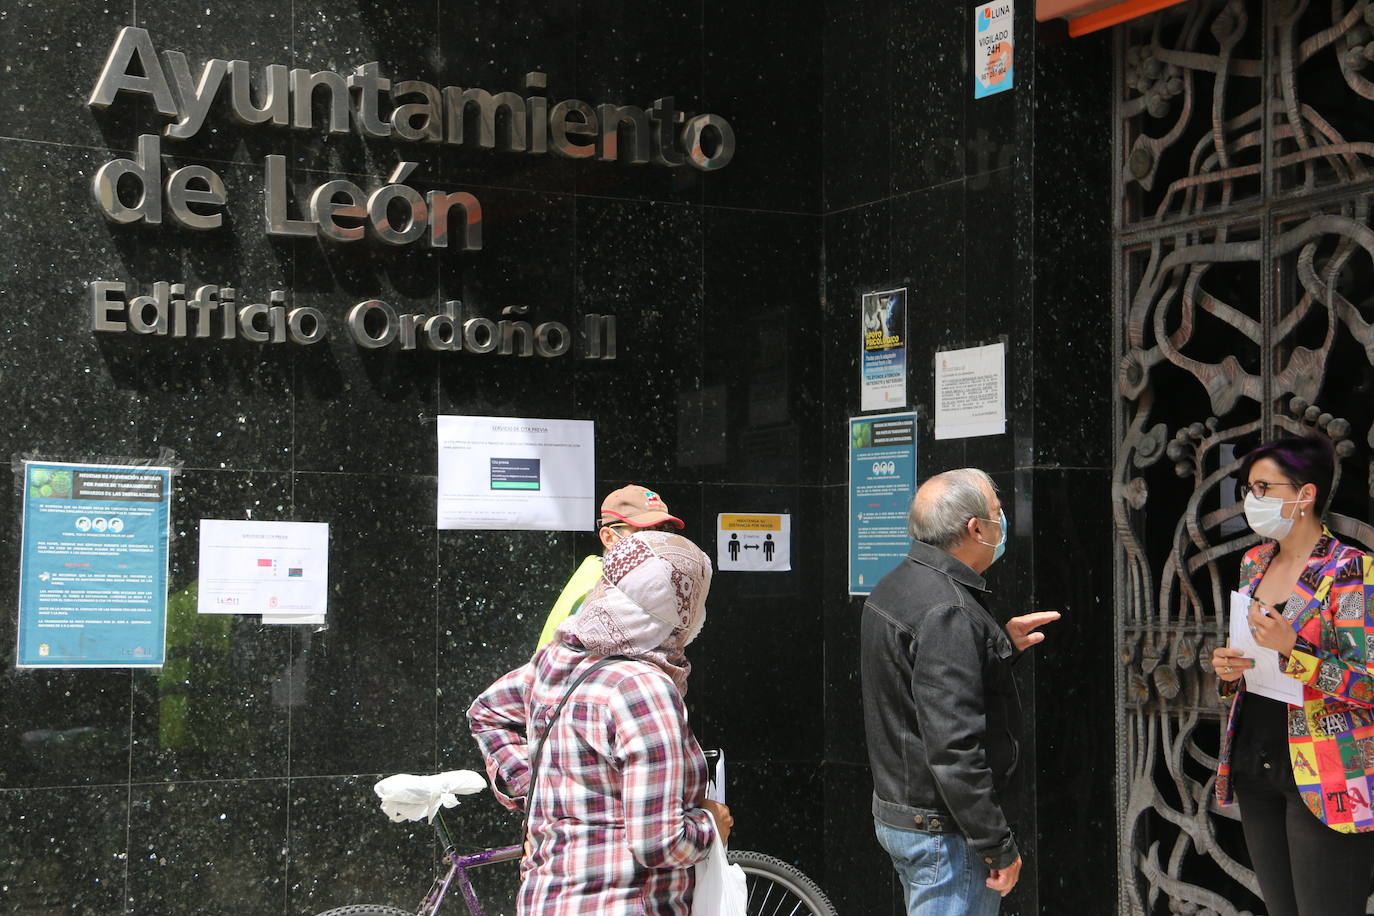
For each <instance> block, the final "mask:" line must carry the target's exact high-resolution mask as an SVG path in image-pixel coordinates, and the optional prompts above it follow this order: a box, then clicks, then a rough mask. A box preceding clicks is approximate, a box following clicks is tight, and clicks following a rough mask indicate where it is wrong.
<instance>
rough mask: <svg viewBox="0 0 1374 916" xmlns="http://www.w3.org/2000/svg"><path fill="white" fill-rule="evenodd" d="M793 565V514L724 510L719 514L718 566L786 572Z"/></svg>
mask: <svg viewBox="0 0 1374 916" xmlns="http://www.w3.org/2000/svg"><path fill="white" fill-rule="evenodd" d="M791 568H792V516H790V515H768V514H760V513H721V514H720V515H717V516H716V569H718V570H720V571H721V572H786V571H787V570H789V569H791Z"/></svg>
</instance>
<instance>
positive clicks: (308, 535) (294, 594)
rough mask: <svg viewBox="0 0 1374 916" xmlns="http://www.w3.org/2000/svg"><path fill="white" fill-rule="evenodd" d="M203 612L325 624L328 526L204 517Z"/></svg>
mask: <svg viewBox="0 0 1374 916" xmlns="http://www.w3.org/2000/svg"><path fill="white" fill-rule="evenodd" d="M196 602H197V608H196V609H197V610H198V611H199V612H200V613H202V614H261V615H262V622H263V623H313V624H322V623H324V618H325V613H326V612H327V611H328V602H329V525H328V524H326V523H324V522H247V521H230V520H223V519H213V518H204V519H201V520H200V586H199V590H198V593H197V598H196Z"/></svg>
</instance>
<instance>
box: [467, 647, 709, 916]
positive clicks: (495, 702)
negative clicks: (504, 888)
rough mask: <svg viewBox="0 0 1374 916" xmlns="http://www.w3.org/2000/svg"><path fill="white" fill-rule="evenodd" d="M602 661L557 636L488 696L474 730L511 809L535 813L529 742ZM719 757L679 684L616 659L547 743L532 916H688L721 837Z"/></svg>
mask: <svg viewBox="0 0 1374 916" xmlns="http://www.w3.org/2000/svg"><path fill="white" fill-rule="evenodd" d="M595 660H596V659H595V658H593V657H592V656H589V655H587V654H586V653H585V652H579V651H577V650H575V649H572V648H570V647H568V646H567V645H565V644H563V643H562V642H554V643H551V644H550V645H548V646H546V647H545V648H543V649H541V650H540V651H539V652H538V653H537V654H536V655H535V656H534V658H533V659H532V660H531V661H530V662H529V663H528V664H526V665H524V666H523V667H521V668H517V669H516V670H514V671H512V672H510V673H509V674H507V675H505V676H504V677H502V678H501V679H500V680H498V681H497V682H496V683H494V684H492V685H491V686H490V687H488V688H487V690H486V691H485V692H484V693H483V694H482V695H481V696H480V697H478V698H477V700H476V701H475V702H474V703H473V704H472V707H471V708H470V709H469V710H468V725H469V727H470V729H471V731H472V735H473V737H474V738H476V739H477V743H478V744H479V745H480V746H481V749H482V756H483V757H484V758H485V759H486V765H487V773H488V774H489V775H490V776H491V781H492V789H493V791H494V792H495V794H496V797H497V798H498V799H499V800H500V802H501V804H503V805H505V806H506V807H507V808H509V809H511V810H512V811H517V810H523V809H524V807H525V803H526V798H525V792H526V790H527V788H528V787H529V751H530V749H529V747H528V745H527V743H526V736H527V735H532V736H534V738H535V739H537V737H538V736H540V735H542V734H544V731H545V729H546V728H547V726H548V721H549V718H550V717H551V716H552V714H553V710H554V708H555V707H556V706H557V705H558V702H559V700H561V699H562V698H563V693H564V691H565V690H566V689H567V686H568V685H569V684H571V683H572V681H573V680H574V679H575V678H576V677H577V675H578V674H579V673H580V672H581V670H582V669H583V668H585V667H586V666H587V665H589V664H591V663H592V662H594V661H595ZM705 790H706V760H705V758H704V757H703V756H702V753H701V748H700V746H698V744H697V741H696V738H695V737H693V735H692V730H691V728H690V727H689V726H688V724H687V710H686V707H685V706H683V703H682V695H681V694H679V693H678V690H677V687H676V686H674V684H673V682H672V679H671V678H669V677H668V675H667V674H666V673H664V672H663V671H661V670H659V669H658V668H656V667H654V666H653V665H650V664H646V663H643V662H632V661H623V662H614V663H612V664H610V665H607V666H606V667H604V668H601V669H600V670H598V671H596V672H594V673H593V674H592V675H591V676H590V677H588V678H587V680H585V681H583V682H582V684H581V685H580V686H579V687H578V688H577V692H576V693H575V694H573V696H572V698H571V699H570V700H569V701H568V705H567V706H565V707H564V708H563V712H562V714H561V715H560V716H559V718H558V721H557V722H556V723H555V724H554V728H553V732H552V734H550V735H549V737H548V739H547V746H546V747H545V748H544V754H543V761H542V763H541V765H540V770H539V781H538V785H537V786H536V788H535V799H534V814H533V817H532V818H531V822H530V835H531V839H532V842H533V852H532V854H531V855H530V857H529V858H527V859H526V860H525V861H524V862H523V863H522V865H521V884H520V900H519V904H518V909H517V912H518V913H519V914H520V916H534V914H538V916H641V914H642V916H688V914H689V913H690V912H691V897H692V886H693V880H694V877H695V876H694V871H693V869H692V868H690V867H689V866H691V865H694V864H696V863H697V862H698V861H700V860H701V859H703V858H705V857H706V854H707V853H708V852H709V851H710V848H711V838H712V833H713V832H714V830H715V825H714V821H713V820H712V818H711V815H710V814H709V813H708V812H707V811H706V810H705V809H703V808H699V807H697V806H696V805H697V803H698V801H699V800H700V799H701V798H703V797H704V795H705Z"/></svg>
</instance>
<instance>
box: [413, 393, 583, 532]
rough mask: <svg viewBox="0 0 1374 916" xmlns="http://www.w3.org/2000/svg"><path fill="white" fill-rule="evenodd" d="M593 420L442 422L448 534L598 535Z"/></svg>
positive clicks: (442, 501)
mask: <svg viewBox="0 0 1374 916" xmlns="http://www.w3.org/2000/svg"><path fill="white" fill-rule="evenodd" d="M595 468H596V446H595V424H594V423H593V422H592V421H591V420H538V419H527V418H522V417H457V416H441V417H439V498H438V525H439V527H440V528H460V529H477V530H488V531H592V530H593V529H594V528H595V521H596V511H597V509H598V508H599V504H598V503H597V501H596V494H595V492H594V490H595V487H596V482H595Z"/></svg>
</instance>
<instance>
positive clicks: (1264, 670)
mask: <svg viewBox="0 0 1374 916" xmlns="http://www.w3.org/2000/svg"><path fill="white" fill-rule="evenodd" d="M1269 613H1270V614H1273V613H1274V612H1273V611H1270V612H1269ZM1249 614H1250V596H1249V595H1243V594H1241V593H1240V592H1232V593H1231V648H1232V649H1239V650H1240V651H1241V652H1242V653H1243V654H1244V655H1245V657H1246V658H1253V659H1254V660H1255V667H1253V668H1250V669H1247V670H1246V672H1245V689H1246V690H1247V691H1248V692H1250V693H1257V694H1259V695H1260V696H1262V697H1269V699H1271V700H1278V701H1279V702H1281V703H1288V704H1289V705H1291V706H1301V705H1302V684H1301V683H1300V682H1299V681H1298V680H1297V679H1296V678H1291V677H1289V676H1288V675H1286V674H1284V673H1283V669H1282V668H1281V667H1280V663H1279V653H1277V652H1275V651H1274V650H1273V649H1266V648H1264V646H1261V645H1260V644H1259V643H1257V642H1255V636H1254V634H1253V633H1251V632H1250V621H1249V619H1248V618H1249Z"/></svg>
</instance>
